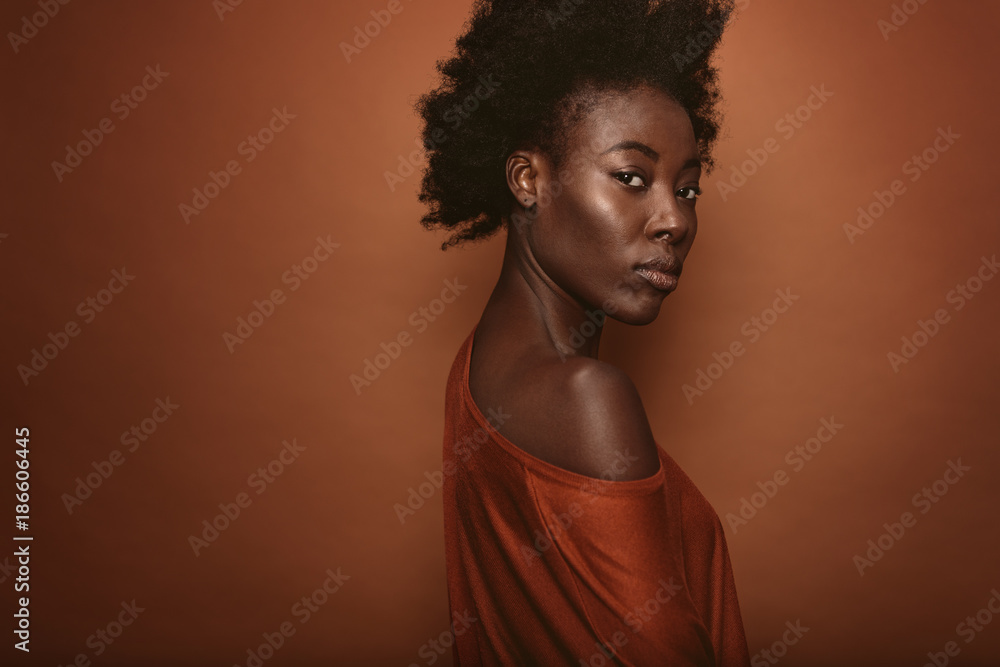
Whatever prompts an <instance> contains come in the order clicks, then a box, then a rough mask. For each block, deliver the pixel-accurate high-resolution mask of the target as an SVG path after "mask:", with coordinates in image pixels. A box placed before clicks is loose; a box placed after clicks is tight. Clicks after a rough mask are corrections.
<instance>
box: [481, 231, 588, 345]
mask: <svg viewBox="0 0 1000 667" xmlns="http://www.w3.org/2000/svg"><path fill="white" fill-rule="evenodd" d="M604 317H605V316H604V313H603V312H602V311H600V310H598V309H589V310H588V308H587V307H586V306H585V305H584V304H583V303H581V302H580V301H579V300H577V299H576V298H574V297H573V296H571V295H570V294H569V293H567V292H566V291H565V290H563V289H562V288H561V287H559V286H558V285H556V284H555V282H554V281H553V280H552V279H551V278H550V277H549V276H547V275H546V274H545V272H544V271H543V270H542V268H541V267H540V266H539V265H538V262H537V261H536V260H535V257H534V255H533V254H532V252H531V249H530V248H529V246H528V243H527V239H525V237H524V236H523V235H522V234H520V233H519V232H518V231H516V230H515V229H513V228H511V226H508V228H507V244H506V249H505V252H504V258H503V265H502V267H501V269H500V277H499V279H498V280H497V284H496V287H494V288H493V293H492V294H491V295H490V299H489V301H488V302H487V304H486V308H485V309H484V312H483V320H489V321H490V322H493V323H495V324H496V325H497V326H498V328H503V329H507V328H511V329H513V330H515V331H517V332H523V333H524V335H521V333H519V334H518V338H522V339H524V340H532V341H535V340H543V341H548V342H550V343H551V344H552V346H553V347H554V348H555V349H556V350H558V351H559V352H560V354H561V356H564V357H569V356H586V357H591V358H593V359H596V358H597V354H598V348H599V347H600V343H601V331H602V328H601V326H599V325H600V324H602V323H603V321H604Z"/></svg>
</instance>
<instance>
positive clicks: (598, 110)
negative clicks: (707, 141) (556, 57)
mask: <svg viewBox="0 0 1000 667" xmlns="http://www.w3.org/2000/svg"><path fill="white" fill-rule="evenodd" d="M624 141H638V142H640V143H643V144H646V145H647V146H649V147H650V148H652V149H653V150H655V151H656V152H657V153H659V154H660V155H662V156H672V157H675V158H676V159H678V160H680V161H682V162H683V161H687V160H689V159H691V158H697V157H698V142H697V140H696V139H695V136H694V129H693V127H692V126H691V119H690V118H689V117H688V115H687V112H686V111H685V110H684V108H683V107H682V106H681V105H680V104H678V103H677V102H676V101H675V100H674V99H673V98H671V97H670V96H669V95H667V94H666V93H664V92H663V91H661V90H658V89H655V88H649V87H645V86H643V87H639V88H634V89H632V90H628V91H602V92H597V93H593V95H592V97H591V98H590V99H589V100H588V103H587V105H586V108H585V110H584V111H583V112H582V113H581V114H580V115H579V116H577V118H576V119H575V120H574V121H573V122H572V123H571V124H570V125H569V127H568V128H567V133H566V147H565V148H566V153H567V154H569V155H581V156H587V155H590V156H593V155H600V154H601V153H603V152H604V151H606V150H607V149H608V148H611V147H612V146H614V145H616V144H619V143H622V142H624Z"/></svg>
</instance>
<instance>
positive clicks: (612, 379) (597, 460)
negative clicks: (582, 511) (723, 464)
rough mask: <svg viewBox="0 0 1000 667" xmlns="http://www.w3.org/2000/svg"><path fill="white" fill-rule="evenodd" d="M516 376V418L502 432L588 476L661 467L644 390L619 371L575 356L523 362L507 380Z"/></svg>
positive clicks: (644, 472)
mask: <svg viewBox="0 0 1000 667" xmlns="http://www.w3.org/2000/svg"><path fill="white" fill-rule="evenodd" d="M515 375H517V376H520V377H517V378H516V381H513V382H510V383H509V384H508V386H517V387H519V392H520V393H519V395H518V397H517V398H516V399H515V400H516V407H514V406H513V405H512V413H513V414H514V415H515V416H514V417H513V418H512V419H511V420H510V421H509V428H508V429H502V430H501V432H502V433H503V434H504V436H505V437H507V438H508V439H509V440H511V442H513V443H514V444H516V445H517V446H518V447H520V448H522V449H524V450H525V451H527V452H528V453H529V454H532V455H533V456H536V457H538V458H540V459H542V460H544V461H546V462H548V463H551V464H553V465H556V466H558V467H560V468H563V469H566V470H569V471H571V472H575V473H578V474H581V475H586V476H588V477H599V478H604V479H613V480H617V481H625V480H634V479H643V478H646V477H650V476H652V475H654V474H656V472H657V471H658V470H659V468H660V459H659V453H658V451H657V446H656V442H655V440H654V438H653V434H652V431H651V429H650V426H649V420H648V419H647V417H646V411H645V409H644V408H643V405H642V400H641V398H640V397H639V392H638V391H637V390H636V388H635V384H634V383H633V382H632V380H631V378H629V377H628V374H626V373H625V372H624V371H622V370H621V369H620V368H617V367H616V366H613V365H611V364H608V363H605V362H602V361H598V360H596V359H590V358H587V357H570V358H567V359H565V360H562V359H558V358H556V359H553V360H546V361H542V362H540V363H535V364H532V365H531V366H530V367H528V366H525V367H524V368H523V369H522V370H514V371H513V372H512V373H511V374H510V375H508V378H509V379H510V380H514V379H515V378H514V376H515ZM518 413H520V415H521V418H520V419H518V418H517V415H518ZM505 430H506V431H507V432H504V431H505Z"/></svg>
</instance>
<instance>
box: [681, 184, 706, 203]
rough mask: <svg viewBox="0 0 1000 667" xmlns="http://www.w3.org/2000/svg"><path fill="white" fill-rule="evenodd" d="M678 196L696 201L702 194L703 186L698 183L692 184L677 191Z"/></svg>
mask: <svg viewBox="0 0 1000 667" xmlns="http://www.w3.org/2000/svg"><path fill="white" fill-rule="evenodd" d="M677 196H678V197H680V198H682V199H688V200H690V201H695V200H697V199H698V197H700V196H701V188H700V187H698V186H697V185H691V186H688V187H686V188H681V189H680V190H678V191H677Z"/></svg>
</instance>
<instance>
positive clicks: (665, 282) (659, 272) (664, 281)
mask: <svg viewBox="0 0 1000 667" xmlns="http://www.w3.org/2000/svg"><path fill="white" fill-rule="evenodd" d="M635 271H636V273H638V274H639V275H640V276H642V277H643V278H645V279H646V280H647V281H648V282H649V284H650V285H652V286H653V287H655V288H656V289H658V290H660V291H661V292H672V291H673V290H674V289H676V288H677V278H678V276H680V274H681V263H680V262H679V261H678V260H677V258H676V257H674V256H672V255H667V256H665V257H654V258H653V259H651V260H649V261H648V262H643V263H642V264H640V265H639V266H637V267H636V268H635Z"/></svg>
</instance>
